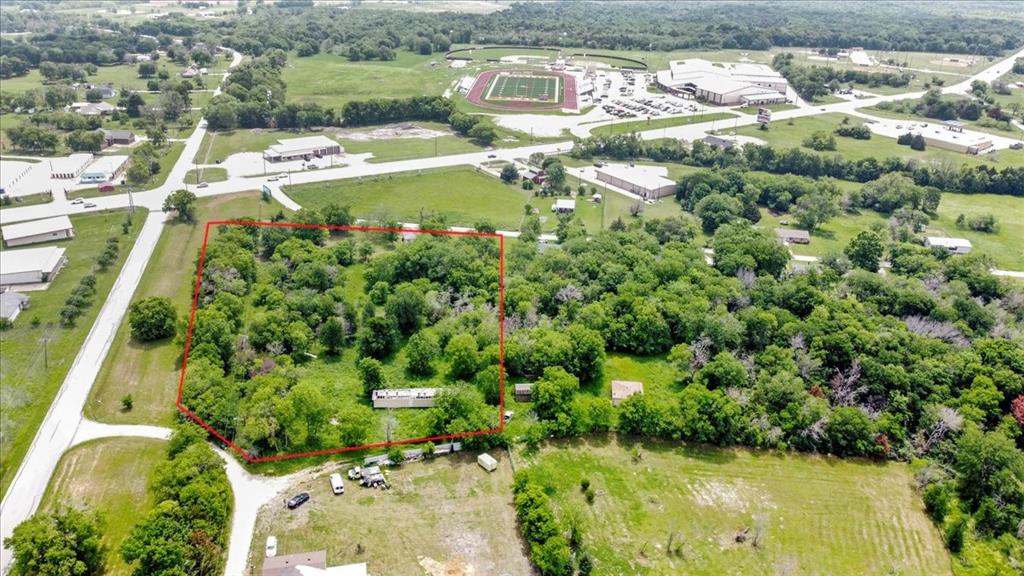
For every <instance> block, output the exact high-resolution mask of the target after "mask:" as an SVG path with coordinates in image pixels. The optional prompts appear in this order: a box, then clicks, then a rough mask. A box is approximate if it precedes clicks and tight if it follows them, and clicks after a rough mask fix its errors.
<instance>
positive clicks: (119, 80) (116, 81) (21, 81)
mask: <svg viewBox="0 0 1024 576" xmlns="http://www.w3.org/2000/svg"><path fill="white" fill-rule="evenodd" d="M156 67H157V70H161V69H164V70H167V72H168V73H169V74H170V75H171V78H180V76H179V74H180V73H181V71H182V70H184V69H185V67H184V66H182V65H180V64H175V63H174V62H171V61H170V60H167V59H161V60H159V61H157V62H156ZM153 78H154V79H155V78H156V76H153ZM149 80H150V79H149V78H139V66H138V64H118V65H115V66H100V67H99V68H98V69H97V71H96V74H93V75H92V76H89V77H88V78H87V79H86V82H88V83H90V84H106V83H108V82H110V83H112V84H113V85H114V88H115V89H116V90H117V91H118V92H120V91H121V89H122V87H123V88H128V89H130V90H145V89H146V84H147V82H149ZM45 86H46V84H45V82H44V78H43V76H42V75H41V74H40V73H39V69H32V70H30V71H29V73H28V74H26V75H24V76H18V77H15V78H8V79H5V80H4V87H3V90H4V92H11V93H18V92H25V91H26V90H32V89H34V88H44V87H45ZM84 94H85V93H84V92H81V91H80V92H79V95H80V96H83V97H84ZM111 100H117V97H114V98H112V99H111Z"/></svg>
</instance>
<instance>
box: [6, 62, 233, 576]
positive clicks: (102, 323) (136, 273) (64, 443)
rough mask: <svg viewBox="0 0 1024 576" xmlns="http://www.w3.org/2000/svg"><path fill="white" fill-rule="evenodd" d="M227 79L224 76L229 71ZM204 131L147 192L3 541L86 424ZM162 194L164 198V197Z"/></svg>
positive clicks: (26, 463) (48, 419)
mask: <svg viewBox="0 0 1024 576" xmlns="http://www.w3.org/2000/svg"><path fill="white" fill-rule="evenodd" d="M240 61H241V55H240V54H239V53H237V52H235V56H234V59H233V61H232V64H231V66H232V67H234V66H236V65H237V64H238V63H239V62H240ZM224 77H225V78H226V77H227V75H225V76H224ZM205 134H206V122H205V121H200V124H199V127H198V128H196V130H195V132H194V133H193V134H192V136H190V137H189V138H188V140H187V141H186V143H185V151H184V152H183V153H182V156H181V159H180V160H179V161H178V162H177V164H175V166H174V167H173V168H172V169H171V173H170V175H169V176H168V178H167V183H166V184H164V186H161V187H160V188H158V189H156V190H153V191H149V192H147V194H148V195H149V196H147V198H150V199H151V201H150V202H149V203H147V205H146V206H147V207H148V208H150V209H151V212H150V213H149V214H148V215H147V216H146V221H145V223H143V226H142V231H141V232H140V233H139V236H138V238H137V239H136V241H135V245H134V246H133V247H132V251H131V252H130V253H129V254H128V258H127V260H126V261H125V264H124V267H122V268H121V271H120V273H119V274H118V277H117V280H116V281H115V282H114V286H113V287H112V288H111V290H110V294H109V295H108V296H107V299H106V300H105V301H104V303H103V307H102V308H100V312H99V315H97V317H96V322H95V323H94V324H93V326H92V328H91V329H90V330H89V334H88V335H87V336H86V338H85V342H84V343H83V344H82V347H81V348H80V349H79V351H78V355H77V356H76V357H75V360H74V363H73V364H72V365H71V368H70V369H69V370H68V373H67V376H65V378H64V382H63V383H62V384H61V387H60V390H59V391H58V392H57V396H56V398H54V400H53V402H52V403H51V404H50V408H49V410H48V411H47V413H46V416H45V417H44V418H43V422H42V424H41V425H40V426H39V429H38V430H37V431H36V435H35V438H34V439H33V440H32V444H31V445H30V446H29V449H28V452H27V453H26V454H25V458H24V459H23V460H22V462H21V466H20V467H19V468H18V472H17V474H15V476H14V480H13V481H12V482H11V485H10V488H9V489H8V490H7V493H6V494H5V495H4V498H3V501H2V502H0V518H2V521H0V541H2V540H3V539H5V538H7V537H9V536H10V535H11V533H12V532H13V530H14V527H15V526H17V525H18V524H20V523H21V522H22V521H24V520H25V519H27V518H28V517H29V516H31V515H32V513H33V512H35V510H36V508H37V507H38V506H39V500H40V499H41V498H42V496H43V492H44V491H45V490H46V485H47V484H48V482H49V480H50V476H51V475H52V474H53V470H54V469H55V468H56V466H57V462H58V460H60V457H61V454H63V453H64V451H65V450H67V449H68V447H70V446H71V445H72V443H73V442H74V440H75V438H76V436H78V435H79V429H80V428H81V426H82V422H83V417H82V409H83V407H84V406H85V402H86V399H87V398H88V396H89V390H90V389H92V385H93V383H94V382H95V380H96V375H97V374H98V373H99V370H100V366H102V365H103V360H104V359H105V358H106V356H107V352H109V351H110V345H111V343H112V342H113V340H114V336H115V335H116V334H117V329H118V327H119V326H120V325H121V321H122V319H123V318H124V315H125V313H126V312H127V310H128V305H129V304H130V303H131V299H132V295H133V294H134V293H135V288H136V286H138V284H139V281H140V280H141V278H142V274H143V272H145V270H146V265H147V264H148V263H149V258H150V256H152V255H153V250H154V249H155V248H156V244H157V241H158V240H159V239H160V233H161V232H162V231H163V227H164V221H165V219H166V215H165V214H164V213H163V212H161V211H160V207H161V206H162V204H163V196H166V195H167V193H169V192H170V191H172V190H175V189H177V188H179V187H180V183H181V182H184V178H185V173H186V172H187V171H188V169H189V162H190V160H191V158H192V156H193V155H194V154H195V152H196V151H197V150H198V149H199V145H200V143H202V140H203V136H204V135H205ZM161 194H162V195H163V196H160V195H161ZM120 196H121V197H122V198H123V200H124V203H123V204H122V206H127V199H128V196H127V195H126V194H122V195H120ZM45 206H51V207H52V212H51V213H49V214H43V216H53V215H57V214H62V213H68V212H69V211H70V210H69V209H70V208H75V206H73V205H71V204H69V203H68V202H67V201H66V200H62V201H56V200H55V201H54V202H52V203H50V204H46V205H45ZM30 208H31V207H30ZM95 432H96V428H95V427H87V428H86V429H85V430H83V431H82V437H83V438H88V437H89V435H90V434H92V433H95ZM138 432H140V433H141V432H143V430H142V429H139V430H138ZM10 562H11V551H10V550H9V549H8V548H6V547H4V548H3V549H2V550H0V570H3V571H6V569H7V567H8V566H9V565H10Z"/></svg>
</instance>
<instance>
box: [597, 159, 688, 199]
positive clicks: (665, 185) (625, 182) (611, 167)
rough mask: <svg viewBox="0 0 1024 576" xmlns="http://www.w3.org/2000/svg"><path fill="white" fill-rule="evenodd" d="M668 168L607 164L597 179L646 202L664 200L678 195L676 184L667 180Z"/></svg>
mask: <svg viewBox="0 0 1024 576" xmlns="http://www.w3.org/2000/svg"><path fill="white" fill-rule="evenodd" d="M667 175H668V168H664V167H662V166H629V165H627V164H605V165H604V166H602V167H600V168H598V169H597V179H598V180H600V181H601V182H607V183H608V184H611V185H612V186H615V187H617V188H621V189H623V190H625V191H627V192H632V193H634V194H637V195H639V196H640V197H642V198H643V199H644V200H653V199H655V198H664V197H665V196H671V195H673V194H675V193H676V183H675V182H673V181H672V180H669V179H668V178H666V176H667Z"/></svg>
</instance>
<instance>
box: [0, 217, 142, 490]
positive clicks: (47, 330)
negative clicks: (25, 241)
mask: <svg viewBox="0 0 1024 576" xmlns="http://www.w3.org/2000/svg"><path fill="white" fill-rule="evenodd" d="M125 214H126V212H124V211H113V212H99V213H94V214H82V215H79V216H72V217H71V223H72V224H73V225H74V227H75V237H74V239H72V240H64V241H60V242H56V243H54V245H56V246H60V247H62V248H64V249H65V250H66V252H65V256H67V258H68V264H67V266H65V267H64V269H63V270H61V271H60V273H59V274H58V275H57V277H56V279H54V280H53V282H52V283H51V284H50V287H49V289H47V290H41V291H35V292H30V293H29V296H30V297H31V298H32V306H31V308H29V309H28V310H26V311H24V312H23V313H22V314H21V315H20V316H19V317H18V319H17V320H16V321H15V323H14V327H13V328H10V329H8V330H5V331H3V332H0V381H2V382H3V386H2V393H0V423H2V427H3V432H4V433H3V436H2V441H0V455H2V458H0V491H3V492H6V491H7V487H8V486H9V484H10V482H11V480H12V479H13V478H14V473H15V471H16V470H17V468H18V465H19V464H20V463H21V459H22V458H23V457H24V456H25V452H26V451H27V450H28V446H29V444H30V443H31V442H32V438H33V436H34V435H35V433H36V428H37V427H38V426H39V423H40V421H42V419H43V416H44V415H45V414H46V411H47V410H48V409H49V407H50V403H51V401H52V399H53V396H54V395H55V394H56V393H57V390H58V389H59V388H60V385H61V383H62V382H63V381H64V377H65V376H66V375H67V372H68V369H69V368H70V367H71V364H72V362H73V361H74V359H75V356H77V355H78V349H79V348H80V347H81V346H82V342H83V341H84V340H85V336H86V334H88V333H89V330H90V329H91V328H92V325H93V322H94V321H95V320H96V316H97V315H98V314H99V311H100V308H101V307H102V306H103V302H104V300H105V299H106V296H107V294H108V293H109V292H110V288H111V287H112V286H113V285H114V280H115V279H116V278H117V275H118V273H119V271H120V270H121V266H123V265H124V261H125V260H126V259H127V258H128V253H129V252H130V251H131V247H132V245H133V243H134V242H135V238H136V237H137V236H138V234H139V231H140V230H141V229H142V223H143V222H144V221H145V219H146V211H145V210H144V209H139V210H136V212H135V218H134V219H133V220H132V227H131V229H130V231H129V234H127V235H123V234H121V223H122V222H124V218H125ZM111 236H116V237H117V238H118V239H119V240H120V251H119V256H118V259H117V262H116V263H115V264H113V265H112V266H110V268H108V269H107V271H106V272H97V273H96V296H95V298H94V301H93V304H92V306H91V307H89V309H88V310H87V311H86V312H85V314H83V315H82V316H81V317H80V318H79V319H78V322H77V323H76V325H75V326H74V327H73V328H61V327H60V317H59V312H60V309H61V307H62V306H63V305H64V301H65V300H66V299H67V297H68V295H69V294H70V293H71V291H72V290H73V289H74V288H75V286H77V285H78V282H79V280H81V279H82V277H83V276H85V275H87V274H90V273H93V271H94V266H95V260H96V257H97V256H99V254H100V252H102V251H103V248H104V246H105V244H106V240H107V238H109V237H111ZM34 318H38V319H39V326H38V327H32V320H33V319H34Z"/></svg>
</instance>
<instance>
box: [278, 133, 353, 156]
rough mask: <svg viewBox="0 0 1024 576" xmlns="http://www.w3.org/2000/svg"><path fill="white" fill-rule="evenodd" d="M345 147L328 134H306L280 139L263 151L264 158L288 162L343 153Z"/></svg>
mask: <svg viewBox="0 0 1024 576" xmlns="http://www.w3.org/2000/svg"><path fill="white" fill-rule="evenodd" d="M344 151H345V150H344V148H342V147H341V145H340V144H338V143H337V142H335V141H334V140H331V139H330V138H328V137H326V136H306V137H305V138H286V139H284V140H278V141H277V144H274V145H272V146H271V147H270V148H267V149H266V151H264V152H263V158H265V159H266V160H269V161H270V162H286V161H288V160H299V159H302V160H310V159H311V158H314V157H315V158H322V157H324V156H330V155H333V154H341V153H342V152H344Z"/></svg>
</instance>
